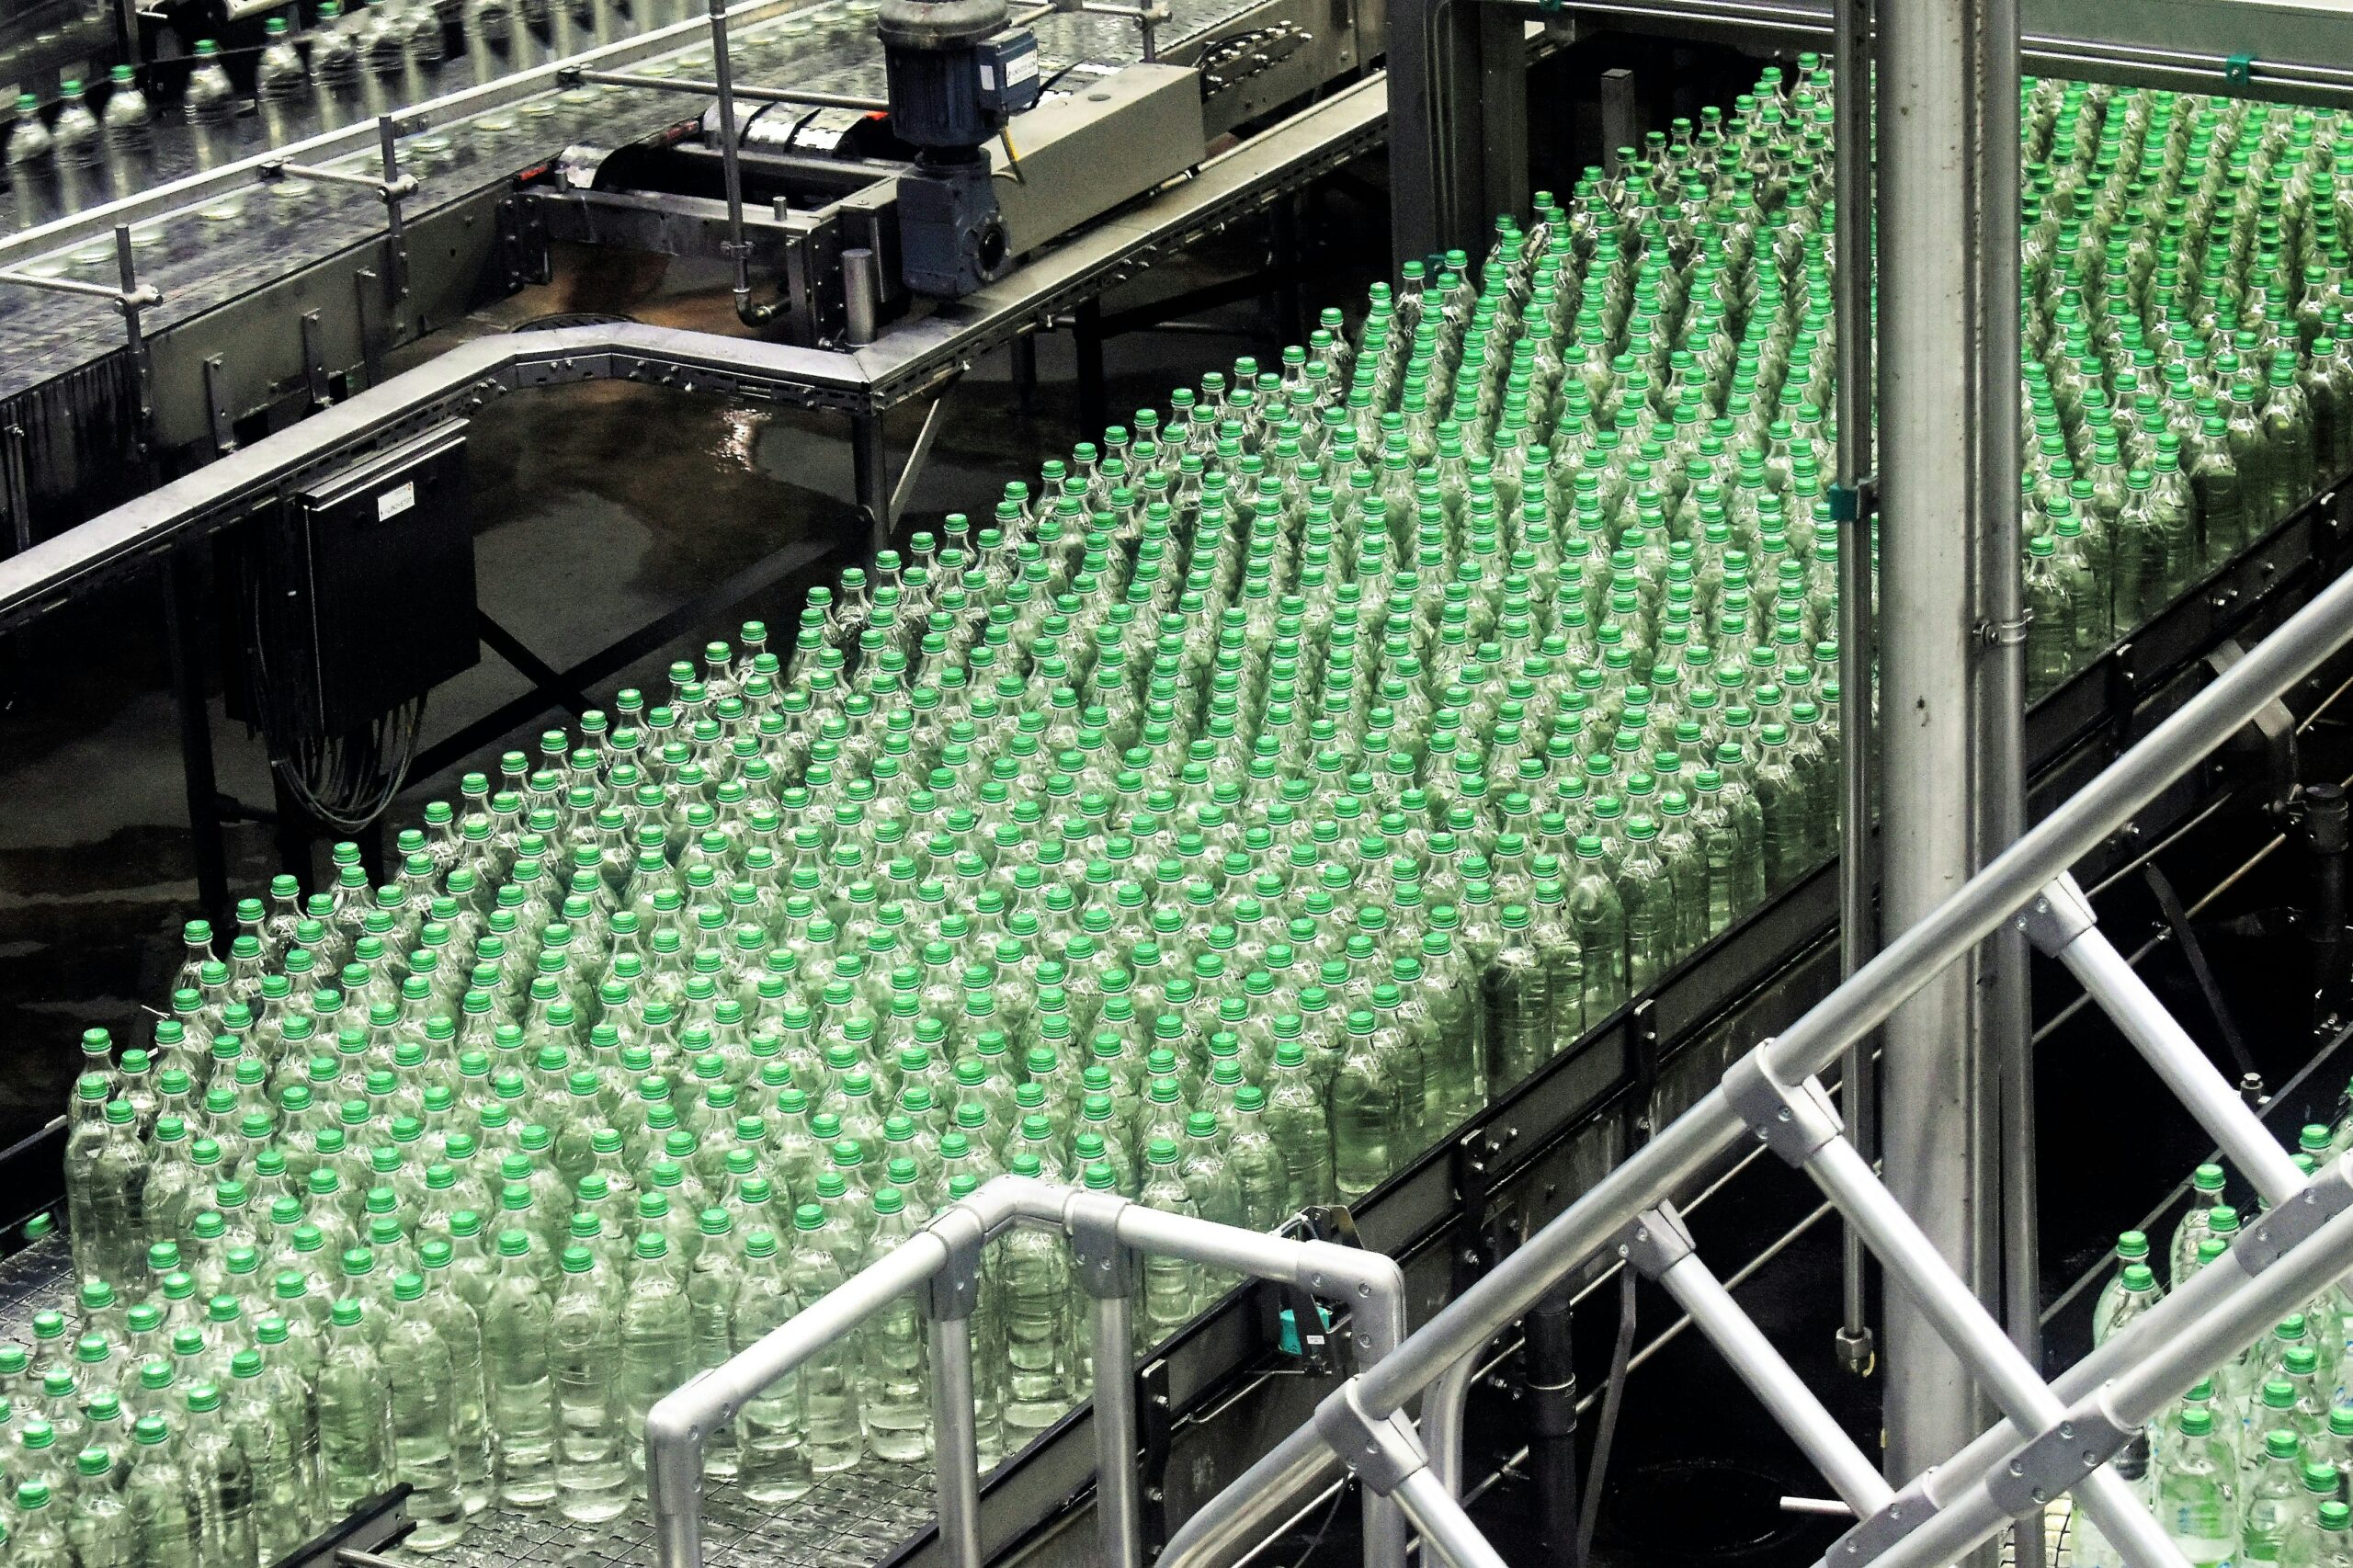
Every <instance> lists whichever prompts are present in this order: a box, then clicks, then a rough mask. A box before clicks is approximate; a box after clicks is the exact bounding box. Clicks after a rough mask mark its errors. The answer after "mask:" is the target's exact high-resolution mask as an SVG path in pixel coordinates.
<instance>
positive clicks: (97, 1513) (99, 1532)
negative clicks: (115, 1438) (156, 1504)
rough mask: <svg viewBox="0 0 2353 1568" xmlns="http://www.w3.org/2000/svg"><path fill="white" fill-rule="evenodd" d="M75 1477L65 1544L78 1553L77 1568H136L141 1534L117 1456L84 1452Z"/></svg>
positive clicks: (78, 1457) (76, 1464) (76, 1459)
mask: <svg viewBox="0 0 2353 1568" xmlns="http://www.w3.org/2000/svg"><path fill="white" fill-rule="evenodd" d="M121 1482H122V1477H121V1474H120V1473H119V1471H117V1469H116V1467H115V1462H114V1455H113V1454H112V1453H111V1452H109V1451H108V1450H107V1449H83V1450H82V1451H81V1453H79V1454H78V1455H76V1456H75V1457H74V1496H73V1500H72V1502H71V1503H70V1504H69V1505H68V1506H67V1508H66V1514H65V1540H66V1544H67V1545H69V1546H71V1547H72V1548H73V1549H74V1563H75V1564H76V1568H135V1565H136V1564H137V1563H138V1562H139V1532H138V1528H137V1527H136V1524H135V1522H134V1521H133V1520H132V1518H131V1509H130V1508H129V1506H126V1505H125V1504H124V1502H123V1499H122V1491H121ZM10 1561H11V1562H14V1561H15V1558H14V1557H13V1556H12V1557H11V1558H10Z"/></svg>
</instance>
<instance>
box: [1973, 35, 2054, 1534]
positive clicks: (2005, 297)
mask: <svg viewBox="0 0 2353 1568" xmlns="http://www.w3.org/2000/svg"><path fill="white" fill-rule="evenodd" d="M1978 47H1979V51H1980V71H1981V77H1980V91H1979V96H1978V101H1977V105H1976V118H1977V146H1978V149H1979V153H1978V157H1979V160H1980V161H1979V165H1978V168H1979V178H1980V185H1979V195H1980V201H1981V204H1982V205H1981V206H1980V208H1979V219H1978V223H1977V231H1978V232H1977V236H1976V237H1977V244H1976V247H1975V250H1974V252H1973V260H1974V262H1975V265H1976V269H1977V277H1976V292H1977V297H1978V299H1979V301H1981V309H1982V317H1981V324H1980V328H1979V332H1978V335H1977V336H1978V351H1977V363H1978V364H1979V365H1980V366H1981V367H1982V369H1981V374H1980V376H1979V380H1978V397H1979V399H1980V410H1981V419H1980V423H1979V426H1978V430H1977V451H1978V494H1979V496H1980V497H1981V498H1982V499H1981V502H1980V505H1981V506H1983V508H1984V511H1983V514H1982V522H1983V527H1982V528H1981V530H1980V533H1979V538H1978V543H1979V549H1978V557H1977V559H1978V571H1977V575H1978V619H1979V623H1980V625H1982V626H1983V627H1984V628H1986V629H1987V631H1988V632H1989V636H1988V637H1987V638H1986V640H1985V641H1984V644H1983V648H1982V653H1981V656H1980V658H1979V661H1978V666H1977V672H1976V674H1977V713H1976V717H1975V720H1974V728H1975V731H1976V733H1977V737H1978V739H1977V744H1978V748H1979V756H1978V789H1979V801H1978V813H1977V843H1976V847H1975V853H1974V858H1973V860H1972V864H1974V865H1981V866H1982V865H1984V863H1985V862H1986V861H1987V860H1989V859H1991V858H1993V857H1994V856H1995V855H1997V854H1999V853H2000V852H2001V851H2002V850H2004V849H2006V848H2007V847H2009V846H2010V844H2011V843H2012V842H2013V841H2014V840H2016V839H2017V837H2018V835H2019V834H2020V833H2022V832H2024V831H2025V829H2026V823H2027V799H2026V774H2027V765H2026V634H2025V610H2024V604H2025V600H2024V588H2023V586H2022V585H2021V582H2020V578H2019V564H2020V551H2019V548H2018V546H2019V535H2018V524H2017V522H2016V521H2015V516H2016V511H2015V509H2016V505H2017V497H2018V428H2019V414H2018V374H2019V372H2018V353H2019V348H2018V318H2019V309H2020V307H2019V301H2018V266H2019V261H2018V157H2019V153H2018V135H2019V126H2018V91H2019V87H2018V0H1983V4H1982V9H1981V12H1980V41H1979V45H1978ZM1984 967H1985V972H1986V975H1987V978H1988V980H1989V981H1990V984H1989V986H1988V988H1987V990H1986V991H1985V992H1984V994H1983V995H1982V997H1981V1000H1980V1006H1981V1007H1982V1008H1983V1009H1984V1028H1985V1049H1986V1052H1987V1055H1988V1056H1989V1058H1990V1059H1991V1061H1992V1063H1993V1069H1994V1072H1993V1078H1994V1082H1993V1085H1992V1087H1993V1089H1994V1093H1995V1141H1994V1142H1995V1213H1994V1214H1993V1215H1992V1216H1991V1218H1992V1220H1993V1229H1994V1232H1995V1236H1996V1237H1997V1238H1998V1244H1997V1246H1996V1247H1995V1254H1996V1256H1998V1258H1999V1267H1998V1274H1999V1279H2000V1285H1999V1294H1998V1300H1999V1301H2001V1303H2002V1312H2001V1315H2002V1320H2003V1323H2004V1324H2005V1325H2006V1327H2007V1329H2008V1330H2009V1335H2010V1342H2011V1343H2012V1344H2013V1345H2015V1346H2018V1353H2019V1355H2020V1356H2022V1357H2023V1358H2025V1360H2026V1363H2027V1365H2028V1366H2029V1367H2030V1368H2032V1369H2034V1370H2035V1371H2036V1372H2037V1373H2038V1374H2040V1371H2041V1369H2042V1263H2041V1244H2040V1229H2039V1224H2038V1215H2037V1209H2036V1195H2037V1191H2038V1186H2037V1180H2036V1173H2035V1092H2034V995H2033V990H2032V985H2031V978H2030V976H2029V971H2028V965H2027V943H2026V938H2025V936H2024V935H2023V934H2022V933H2020V932H2018V931H2017V930H2015V929H2006V930H2002V931H1997V932H1995V934H1994V936H1993V937H1992V938H1991V939H1990V940H1989V941H1988V942H1987V944H1986V949H1985V954H1984ZM2042 1556H2043V1552H2042V1532H2041V1531H2040V1530H2021V1531H2019V1532H2018V1548H2017V1551H2016V1559H2017V1562H2016V1568H2042Z"/></svg>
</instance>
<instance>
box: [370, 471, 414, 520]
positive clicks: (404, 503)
mask: <svg viewBox="0 0 2353 1568" xmlns="http://www.w3.org/2000/svg"><path fill="white" fill-rule="evenodd" d="M415 505H416V482H415V480H411V481H409V482H408V483H406V484H402V485H396V486H394V487H393V488H392V489H390V490H387V491H385V492H384V493H383V494H381V495H379V496H377V497H376V520H377V521H378V522H380V523H381V522H389V521H390V520H391V519H392V518H394V517H399V516H400V515H401V514H402V513H403V512H405V511H407V510H408V509H409V508H410V507H412V506H415Z"/></svg>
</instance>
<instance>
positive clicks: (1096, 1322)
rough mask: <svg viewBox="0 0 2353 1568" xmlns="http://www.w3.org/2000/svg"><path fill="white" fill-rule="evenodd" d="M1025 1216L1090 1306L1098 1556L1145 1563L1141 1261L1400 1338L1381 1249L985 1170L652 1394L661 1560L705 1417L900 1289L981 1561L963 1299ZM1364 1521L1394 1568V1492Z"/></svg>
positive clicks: (967, 1556)
mask: <svg viewBox="0 0 2353 1568" xmlns="http://www.w3.org/2000/svg"><path fill="white" fill-rule="evenodd" d="M1025 1224H1026V1225H1034V1226H1040V1227H1042V1228H1044V1229H1048V1230H1051V1231H1053V1232H1054V1233H1057V1234H1059V1235H1061V1236H1062V1237H1063V1238H1064V1240H1065V1241H1066V1242H1067V1243H1068V1244H1069V1245H1070V1246H1071V1248H1072V1250H1073V1253H1074V1257H1075V1261H1076V1265H1077V1273H1078V1278H1079V1282H1080V1284H1081V1286H1082V1287H1083V1288H1084V1290H1086V1296H1087V1298H1088V1301H1090V1302H1091V1304H1092V1309H1093V1310H1092V1318H1093V1324H1092V1328H1093V1342H1094V1356H1095V1393H1094V1401H1095V1441H1096V1456H1097V1457H1096V1471H1097V1482H1096V1497H1095V1512H1096V1520H1097V1528H1098V1529H1099V1531H1100V1533H1101V1538H1102V1548H1103V1561H1104V1562H1105V1563H1106V1564H1107V1568H1140V1564H1141V1563H1142V1502H1141V1498H1140V1496H1139V1494H1138V1489H1137V1488H1138V1480H1137V1471H1136V1455H1137V1450H1138V1447H1139V1443H1138V1438H1137V1416H1136V1384H1135V1376H1134V1357H1135V1346H1134V1338H1135V1334H1134V1327H1135V1325H1134V1313H1133V1297H1134V1293H1135V1290H1136V1279H1135V1276H1136V1267H1135V1265H1136V1262H1137V1260H1138V1259H1140V1258H1142V1257H1143V1256H1167V1257H1177V1258H1182V1259H1184V1260H1185V1261H1186V1262H1188V1263H1191V1264H1195V1265H1198V1266H1199V1267H1204V1268H1214V1269H1222V1270H1226V1271H1229V1272H1232V1273H1236V1274H1244V1275H1248V1276H1251V1277H1252V1278H1259V1279H1271V1280H1276V1281H1279V1282H1280V1283H1283V1284H1286V1285H1293V1286H1296V1287H1298V1288H1299V1289H1300V1290H1304V1291H1306V1292H1307V1293H1308V1294H1309V1295H1311V1296H1314V1297H1319V1298H1322V1299H1324V1300H1327V1301H1337V1302H1340V1303H1343V1304H1344V1305H1346V1306H1347V1309H1348V1312H1349V1320H1350V1323H1349V1333H1350V1338H1351V1340H1352V1342H1353V1345H1354V1347H1355V1351H1356V1361H1357V1365H1358V1368H1359V1369H1363V1368H1367V1367H1370V1366H1373V1365H1377V1364H1378V1363H1379V1361H1380V1360H1381V1358H1382V1357H1384V1356H1387V1355H1389V1354H1390V1353H1391V1352H1392V1351H1394V1350H1395V1349H1396V1347H1397V1346H1398V1344H1399V1343H1400V1342H1401V1341H1402V1340H1403V1339H1404V1335H1405V1278H1404V1274H1403V1273H1402V1272H1400V1270H1399V1269H1398V1267H1397V1265H1396V1264H1395V1263H1394V1262H1392V1261H1391V1260H1390V1259H1389V1258H1387V1257H1385V1256H1381V1254H1379V1253H1371V1252H1364V1251H1360V1250H1358V1249H1357V1248H1354V1247H1346V1246H1341V1245H1338V1244H1335V1243H1331V1242H1318V1241H1297V1240H1293V1239H1291V1238H1289V1237H1286V1236H1280V1235H1271V1234H1265V1233H1259V1232H1256V1231H1245V1230H1243V1229H1240V1228H1239V1227H1237V1226H1233V1225H1221V1224H1215V1223H1212V1222H1211V1221H1207V1220H1200V1219H1196V1218H1194V1217H1192V1216H1190V1215H1186V1214H1169V1213H1164V1212H1162V1211H1161V1210H1157V1209H1147V1208H1145V1207H1143V1206H1142V1204H1139V1203H1133V1202H1131V1201H1129V1200H1128V1199H1124V1198H1121V1197H1120V1196H1118V1195H1117V1194H1115V1193H1110V1192H1100V1191H1079V1190H1075V1189H1074V1188H1070V1187H1053V1186H1049V1185H1047V1184H1045V1183H1042V1182H1038V1181H1033V1180H1030V1179H1029V1178H1027V1177H1023V1176H998V1177H997V1178H995V1180H993V1181H991V1182H989V1183H988V1184H987V1185H986V1186H984V1187H981V1188H980V1189H979V1190H977V1191H975V1192H974V1193H972V1196H971V1197H969V1198H966V1199H963V1200H962V1201H961V1202H958V1203H953V1204H950V1205H949V1206H948V1207H947V1208H946V1209H944V1210H941V1211H940V1212H939V1213H938V1215H936V1216H934V1217H933V1219H932V1220H931V1221H930V1222H929V1223H928V1224H926V1225H925V1227H924V1228H923V1229H922V1230H921V1231H918V1232H917V1233H915V1235H913V1236H911V1237H909V1238H908V1239H907V1240H906V1241H905V1242H904V1243H902V1244H900V1245H899V1246H897V1247H896V1248H894V1249H892V1251H891V1252H889V1253H886V1254H885V1255H883V1256H881V1257H879V1258H876V1259H875V1260H874V1261H873V1262H872V1263H870V1264H868V1265H867V1266H866V1267H864V1268H862V1269H860V1270H858V1273H856V1274H855V1275H852V1276H851V1277H850V1278H848V1279H847V1280H846V1281H845V1282H844V1283H843V1284H841V1285H840V1286H839V1287H837V1288H835V1290H832V1291H830V1292H828V1293H827V1294H826V1295H824V1296H823V1297H821V1298H819V1299H818V1300H817V1301H813V1302H812V1303H811V1304H810V1305H809V1306H808V1307H807V1308H806V1309H805V1310H803V1311H802V1312H801V1313H800V1315H798V1316H797V1317H794V1318H793V1319H791V1320H790V1322H788V1323H786V1324H783V1325H781V1326H780V1327H779V1328H777V1329H776V1330H774V1331H773V1332H772V1333H770V1334H768V1335H767V1336H766V1337H765V1338H763V1339H761V1340H760V1341H759V1342H758V1343H757V1344H756V1345H753V1346H750V1347H749V1348H748V1349H745V1350H744V1351H742V1352H740V1353H738V1354H737V1355H735V1356H734V1357H733V1358H730V1359H729V1360H727V1361H726V1362H724V1363H722V1365H720V1366H718V1367H714V1368H711V1369H709V1370H707V1371H704V1372H702V1373H700V1374H699V1375H698V1376H696V1377H695V1378H694V1379H693V1380H692V1381H688V1383H686V1384H685V1385H684V1386H682V1387H680V1388H679V1389H678V1390H677V1391H676V1392H674V1393H672V1394H670V1395H669V1396H668V1397H667V1398H665V1399H664V1400H663V1401H662V1402H661V1403H658V1404H656V1405H655V1406H654V1409H653V1410H652V1411H651V1412H650V1413H649V1414H648V1415H647V1417H646V1422H645V1449H646V1472H647V1483H648V1493H649V1501H650V1503H651V1505H652V1508H653V1513H654V1546H655V1550H656V1551H658V1553H659V1554H660V1561H661V1563H662V1568H701V1563H702V1449H703V1440H704V1438H705V1437H706V1436H707V1435H708V1434H709V1433H710V1431H711V1429H712V1428H713V1427H716V1426H723V1425H724V1424H725V1423H727V1422H729V1421H731V1420H733V1419H734V1417H735V1415H736V1414H737V1413H738V1412H740V1411H741V1410H742V1409H743V1408H744V1406H745V1404H746V1403H749V1402H750V1401H751V1400H753V1399H755V1398H756V1397H757V1396H758V1395H759V1393H760V1392H761V1391H762V1390H763V1389H766V1388H767V1387H768V1386H769V1385H771V1384H773V1383H775V1382H776V1381H779V1379H782V1378H785V1377H788V1376H790V1374H791V1373H792V1372H793V1371H794V1370H795V1369H798V1368H800V1367H801V1365H802V1364H804V1363H805V1362H807V1361H808V1360H809V1359H810V1358H813V1357H814V1356H816V1355H818V1354H820V1353H822V1352H823V1351H824V1350H825V1349H827V1348H828V1347H830V1346H834V1345H836V1344H838V1343H839V1342H841V1341H842V1340H845V1339H847V1338H849V1337H850V1336H851V1335H854V1334H855V1333H856V1332H857V1330H858V1327H859V1326H860V1325H861V1324H864V1323H865V1322H866V1321H867V1320H868V1319H869V1318H870V1317H871V1316H872V1315H873V1314H874V1313H875V1312H878V1311H880V1310H881V1308H883V1307H884V1306H886V1305H887V1304H889V1303H890V1302H892V1301H895V1300H897V1299H898V1298H899V1297H901V1296H904V1295H907V1294H909V1293H915V1295H916V1296H917V1299H918V1301H919V1304H920V1305H921V1307H922V1309H923V1312H924V1314H925V1316H926V1319H927V1320H928V1323H929V1339H930V1362H929V1366H930V1374H931V1403H932V1431H933V1434H934V1445H935V1465H934V1469H935V1471H936V1476H937V1480H936V1483H935V1484H936V1486H937V1488H938V1506H939V1540H940V1548H941V1552H942V1555H943V1556H944V1558H945V1560H946V1562H947V1563H948V1564H949V1568H981V1562H982V1550H981V1521H980V1510H981V1499H980V1460H979V1443H978V1432H977V1428H976V1418H975V1414H974V1409H973V1400H972V1313H973V1311H974V1309H975V1308H976V1306H977V1305H978V1303H979V1298H980V1283H981V1278H980V1277H981V1263H982V1255H983V1249H984V1248H985V1247H986V1245H987V1244H988V1242H989V1241H990V1239H991V1238H993V1237H995V1236H996V1235H998V1234H1000V1233H1003V1232H1004V1231H1005V1230H1006V1229H1007V1228H1008V1227H1011V1226H1014V1225H1025ZM1318 1462H1319V1463H1320V1462H1321V1459H1320V1456H1319V1457H1318ZM1364 1530H1365V1543H1366V1544H1365V1551H1366V1561H1367V1562H1368V1563H1373V1564H1379V1565H1380V1568H1403V1565H1404V1561H1405V1528H1404V1515H1403V1513H1402V1512H1401V1511H1400V1509H1399V1507H1398V1506H1397V1505H1396V1503H1395V1502H1393V1501H1392V1500H1391V1499H1389V1498H1387V1497H1386V1496H1383V1495H1381V1494H1375V1493H1371V1492H1368V1493H1366V1494H1365V1499H1364Z"/></svg>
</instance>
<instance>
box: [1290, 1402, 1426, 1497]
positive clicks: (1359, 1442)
mask: <svg viewBox="0 0 2353 1568" xmlns="http://www.w3.org/2000/svg"><path fill="white" fill-rule="evenodd" d="M1356 1391H1357V1383H1356V1381H1355V1380H1354V1379H1350V1380H1349V1381H1347V1382H1345V1383H1342V1384H1341V1385H1340V1386H1339V1387H1338V1388H1336V1389H1335V1390H1333V1391H1332V1392H1331V1394H1330V1395H1329V1396H1328V1397H1326V1398H1325V1399H1324V1403H1321V1404H1319V1405H1317V1406H1316V1407H1315V1430H1316V1431H1317V1432H1319V1433H1321V1434H1322V1435H1323V1437H1324V1442H1325V1443H1326V1444H1327V1445H1329V1446H1330V1448H1331V1449H1332V1451H1333V1452H1334V1453H1336V1454H1337V1455H1339V1456H1340V1458H1341V1459H1342V1460H1346V1461H1347V1466H1348V1468H1349V1469H1350V1470H1352V1471H1356V1473H1357V1475H1358V1478H1359V1479H1360V1480H1362V1481H1363V1482H1364V1483H1365V1484H1366V1485H1367V1486H1369V1487H1370V1488H1372V1490H1373V1491H1375V1492H1377V1493H1379V1494H1381V1496H1383V1497H1387V1496H1390V1495H1392V1494H1394V1493H1395V1492H1396V1490H1397V1488H1398V1487H1400V1486H1402V1485H1404V1483H1405V1478H1406V1477H1407V1476H1409V1475H1412V1474H1414V1473H1415V1471H1422V1470H1427V1469H1428V1468H1429V1462H1430V1461H1429V1456H1428V1455H1427V1454H1425V1453H1423V1452H1422V1445H1421V1442H1420V1440H1419V1439H1418V1438H1416V1437H1415V1436H1414V1426H1413V1423H1412V1422H1410V1421H1408V1420H1406V1419H1405V1417H1404V1415H1403V1414H1402V1413H1399V1412H1392V1413H1391V1414H1390V1415H1384V1416H1382V1417H1381V1418H1380V1419H1379V1420H1375V1419H1373V1418H1372V1417H1371V1416H1370V1415H1366V1414H1365V1409H1364V1406H1363V1405H1361V1404H1359V1403H1357V1392H1356Z"/></svg>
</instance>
